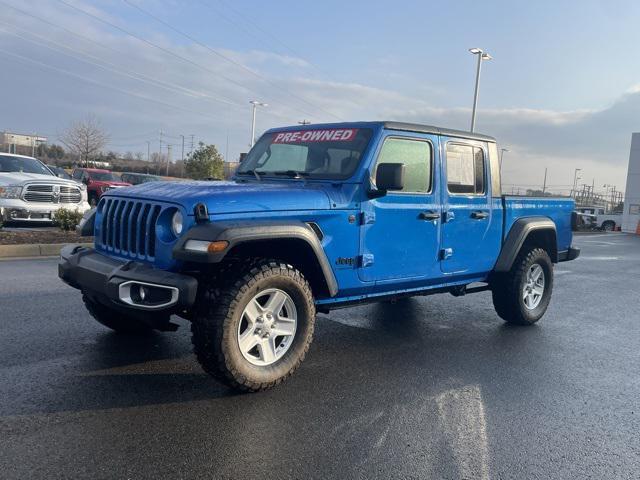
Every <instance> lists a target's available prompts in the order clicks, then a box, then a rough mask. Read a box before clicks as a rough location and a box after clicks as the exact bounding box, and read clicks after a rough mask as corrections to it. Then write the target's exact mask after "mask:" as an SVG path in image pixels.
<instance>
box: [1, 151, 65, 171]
mask: <svg viewBox="0 0 640 480" xmlns="http://www.w3.org/2000/svg"><path fill="white" fill-rule="evenodd" d="M0 172H20V173H39V174H40V175H53V173H51V171H50V170H49V169H48V168H47V167H45V166H44V165H43V164H42V163H40V162H39V161H38V160H36V159H35V158H29V157H11V156H9V155H0Z"/></svg>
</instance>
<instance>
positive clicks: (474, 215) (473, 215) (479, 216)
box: [471, 210, 489, 220]
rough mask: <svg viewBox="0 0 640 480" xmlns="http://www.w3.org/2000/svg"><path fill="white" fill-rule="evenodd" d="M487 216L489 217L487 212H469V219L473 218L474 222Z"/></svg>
mask: <svg viewBox="0 0 640 480" xmlns="http://www.w3.org/2000/svg"><path fill="white" fill-rule="evenodd" d="M488 216H489V212H483V211H482V210H480V211H477V212H471V218H474V219H476V220H484V219H485V218H487V217H488Z"/></svg>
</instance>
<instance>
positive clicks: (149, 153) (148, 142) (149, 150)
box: [147, 140, 151, 173]
mask: <svg viewBox="0 0 640 480" xmlns="http://www.w3.org/2000/svg"><path fill="white" fill-rule="evenodd" d="M150 163H151V142H150V141H149V140H147V173H149V164H150Z"/></svg>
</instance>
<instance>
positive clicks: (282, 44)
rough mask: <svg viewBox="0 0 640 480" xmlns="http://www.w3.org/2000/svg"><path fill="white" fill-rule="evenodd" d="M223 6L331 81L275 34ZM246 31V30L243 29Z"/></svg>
mask: <svg viewBox="0 0 640 480" xmlns="http://www.w3.org/2000/svg"><path fill="white" fill-rule="evenodd" d="M219 1H220V3H221V4H223V5H225V6H226V7H227V8H228V9H229V10H231V11H232V12H233V13H235V14H236V15H237V16H238V17H240V18H241V19H243V20H244V21H245V22H246V23H248V24H250V25H251V26H252V27H253V28H254V29H256V30H259V31H260V32H262V33H263V34H264V35H266V36H267V37H270V38H271V39H272V40H274V41H275V42H276V43H278V44H280V45H281V46H282V47H284V48H285V49H286V50H288V51H289V53H291V54H293V55H294V56H296V57H298V58H302V59H303V60H304V61H305V62H307V63H308V64H309V65H311V66H312V67H313V68H315V69H316V71H318V72H319V73H321V74H322V75H324V76H325V77H327V78H329V79H330V80H331V76H330V75H327V73H326V72H324V71H323V70H322V69H321V68H320V67H318V66H317V65H315V64H314V63H312V62H310V61H309V60H307V59H306V58H303V56H302V55H300V54H299V53H297V52H296V51H295V50H293V49H292V48H291V47H290V46H289V45H288V44H287V43H286V42H284V41H282V40H280V39H279V38H278V37H276V36H275V35H274V34H273V33H271V32H269V31H267V30H266V29H264V28H262V27H261V26H260V25H259V24H258V23H257V22H254V21H253V20H252V19H251V18H249V17H247V16H246V15H244V14H243V13H242V12H240V11H238V10H237V9H235V8H234V7H233V6H231V5H229V3H228V2H226V1H225V0H219ZM207 6H208V7H210V8H212V7H211V5H208V4H207ZM243 30H245V31H246V29H243Z"/></svg>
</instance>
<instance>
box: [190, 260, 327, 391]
mask: <svg viewBox="0 0 640 480" xmlns="http://www.w3.org/2000/svg"><path fill="white" fill-rule="evenodd" d="M314 323H315V306H314V300H313V294H312V293H311V288H310V287H309V284H308V283H307V281H306V279H305V278H304V276H303V275H302V273H301V272H300V271H298V270H297V269H295V268H294V267H292V266H291V265H287V264H284V263H281V262H279V261H276V260H257V261H256V262H253V263H250V264H246V265H245V266H244V267H243V268H241V269H240V271H239V273H238V274H237V275H236V277H235V280H232V281H231V282H229V283H228V284H227V285H226V286H225V285H220V281H213V282H211V283H210V284H208V285H207V284H205V285H202V286H201V291H200V292H199V294H198V299H197V300H196V308H195V317H194V319H193V323H192V332H193V339H192V340H193V345H194V351H195V353H196V356H197V358H198V361H199V362H200V364H201V365H202V367H203V368H204V370H205V371H206V372H208V373H209V374H211V375H212V376H213V377H215V378H217V379H219V380H221V381H222V382H224V383H226V384H227V385H229V386H231V387H233V388H236V389H238V390H242V391H259V390H265V389H268V388H271V387H273V386H275V385H277V384H279V383H281V382H282V381H283V380H285V379H286V378H288V377H289V376H290V375H291V374H292V373H293V372H294V371H295V370H296V369H297V368H298V367H299V366H300V364H301V363H302V361H303V359H304V357H305V355H306V353H307V351H308V349H309V345H310V344H311V340H312V337H313V329H314Z"/></svg>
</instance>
